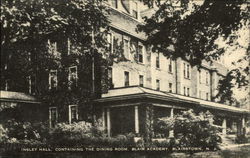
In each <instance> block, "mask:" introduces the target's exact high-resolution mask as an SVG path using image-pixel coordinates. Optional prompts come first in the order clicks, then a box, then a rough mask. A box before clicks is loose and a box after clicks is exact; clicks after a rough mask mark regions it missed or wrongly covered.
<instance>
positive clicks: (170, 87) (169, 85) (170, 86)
mask: <svg viewBox="0 0 250 158" xmlns="http://www.w3.org/2000/svg"><path fill="white" fill-rule="evenodd" d="M172 87H173V84H172V83H169V84H168V89H169V90H168V91H169V93H172V92H173V90H172Z"/></svg>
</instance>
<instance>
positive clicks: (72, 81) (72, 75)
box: [68, 66, 77, 89]
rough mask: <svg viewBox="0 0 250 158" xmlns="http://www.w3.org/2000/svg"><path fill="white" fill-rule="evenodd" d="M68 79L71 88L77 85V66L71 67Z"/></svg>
mask: <svg viewBox="0 0 250 158" xmlns="http://www.w3.org/2000/svg"><path fill="white" fill-rule="evenodd" d="M68 80H69V87H70V89H71V88H73V87H76V86H77V66H72V67H69V78H68Z"/></svg>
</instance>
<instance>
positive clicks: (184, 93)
mask: <svg viewBox="0 0 250 158" xmlns="http://www.w3.org/2000/svg"><path fill="white" fill-rule="evenodd" d="M183 95H186V87H183Z"/></svg>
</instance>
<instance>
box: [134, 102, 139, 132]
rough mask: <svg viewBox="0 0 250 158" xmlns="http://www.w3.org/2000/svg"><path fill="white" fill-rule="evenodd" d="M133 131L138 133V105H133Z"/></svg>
mask: <svg viewBox="0 0 250 158" xmlns="http://www.w3.org/2000/svg"><path fill="white" fill-rule="evenodd" d="M135 133H139V114H138V106H135Z"/></svg>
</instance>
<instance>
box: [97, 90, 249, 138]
mask: <svg viewBox="0 0 250 158" xmlns="http://www.w3.org/2000/svg"><path fill="white" fill-rule="evenodd" d="M95 105H96V108H97V109H99V111H101V113H99V115H98V114H97V117H98V118H99V119H101V120H102V122H103V127H104V129H105V130H106V132H107V135H108V136H116V135H118V134H126V133H135V135H136V136H138V137H144V136H145V135H147V134H148V133H149V131H150V130H151V131H153V132H152V133H153V136H152V137H153V138H166V137H173V136H174V131H173V130H171V131H162V130H159V129H157V128H156V127H155V126H154V122H155V121H156V120H157V119H158V118H162V117H170V118H173V117H174V115H176V114H178V113H180V112H181V111H182V110H188V109H193V110H194V111H196V112H201V111H204V112H205V111H207V110H209V111H210V112H211V113H212V114H213V115H214V116H215V120H214V123H215V124H216V125H218V126H221V127H222V130H221V133H222V134H223V135H227V134H234V135H236V134H244V133H245V131H244V129H245V124H246V119H247V117H248V116H249V114H250V112H249V111H247V110H244V109H239V108H235V107H231V106H228V105H223V104H219V103H214V102H210V101H204V100H201V99H197V98H191V97H186V96H182V95H178V94H172V93H165V92H161V91H155V90H152V89H148V88H143V87H126V88H117V89H113V90H110V91H109V92H108V93H107V94H104V95H103V96H102V98H101V99H98V100H96V101H95ZM97 111H98V110H97Z"/></svg>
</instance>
